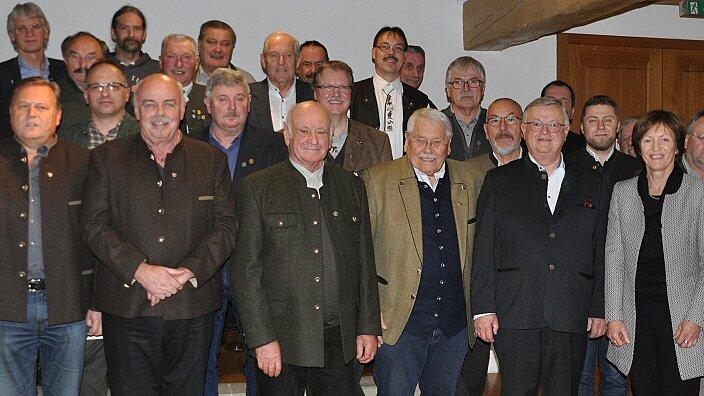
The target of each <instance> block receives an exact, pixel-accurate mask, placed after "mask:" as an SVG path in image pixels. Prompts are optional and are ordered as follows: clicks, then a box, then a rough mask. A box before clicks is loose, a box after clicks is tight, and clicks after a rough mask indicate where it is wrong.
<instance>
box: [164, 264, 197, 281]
mask: <svg viewBox="0 0 704 396" xmlns="http://www.w3.org/2000/svg"><path fill="white" fill-rule="evenodd" d="M169 270H171V271H168V272H169V273H170V274H171V275H172V276H174V277H176V279H178V282H179V283H180V284H182V285H185V284H186V282H188V280H189V279H191V278H195V277H196V276H195V275H194V274H193V272H191V270H189V269H188V268H184V267H178V268H169Z"/></svg>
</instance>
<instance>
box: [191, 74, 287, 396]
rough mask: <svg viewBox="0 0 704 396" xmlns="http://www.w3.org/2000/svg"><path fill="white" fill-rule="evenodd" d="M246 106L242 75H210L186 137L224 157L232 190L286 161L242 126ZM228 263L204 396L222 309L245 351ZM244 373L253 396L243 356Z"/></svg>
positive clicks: (272, 139)
mask: <svg viewBox="0 0 704 396" xmlns="http://www.w3.org/2000/svg"><path fill="white" fill-rule="evenodd" d="M250 101H251V98H250V95H249V86H248V85H247V76H246V75H245V74H244V73H242V71H240V70H232V69H227V68H220V69H216V70H215V71H214V72H213V74H211V75H210V78H209V79H208V85H207V89H206V91H205V106H206V107H207V110H208V113H209V114H210V116H211V118H210V120H211V121H212V122H211V124H210V125H209V126H208V127H207V128H205V129H203V130H201V131H199V133H194V134H193V135H192V137H194V138H197V139H200V140H203V141H205V142H207V143H209V144H211V145H212V146H213V147H215V148H217V149H219V150H220V151H222V152H223V153H225V155H227V162H228V165H229V170H230V178H231V179H232V185H233V187H237V184H238V183H239V182H240V180H242V178H244V177H245V176H247V175H249V174H251V173H254V172H256V171H258V170H262V169H264V168H266V167H269V166H271V165H274V164H276V163H279V162H281V161H283V160H284V159H286V157H287V156H288V155H287V152H286V146H285V145H284V141H283V137H282V136H281V135H280V134H277V133H274V131H265V130H262V129H259V128H257V127H255V126H253V125H248V124H247V116H248V114H249V105H250ZM232 260H233V258H232V257H230V258H229V259H228V261H227V262H226V263H225V265H224V266H223V268H222V270H221V271H220V272H221V274H222V306H221V307H220V309H219V310H218V311H216V312H215V330H214V332H213V341H212V342H211V345H210V356H209V360H208V370H207V374H206V378H205V395H206V396H209V395H212V396H217V394H218V371H217V363H218V353H219V352H220V342H221V340H222V334H223V327H224V325H225V314H226V313H227V311H228V308H229V309H230V311H231V312H232V314H233V317H234V320H235V324H236V328H237V331H238V333H239V337H240V340H242V343H243V346H244V350H245V351H247V345H246V343H245V342H244V341H245V340H244V334H243V332H242V325H241V324H240V321H239V315H238V313H237V307H236V306H235V301H234V298H233V297H232V291H231V290H230V268H231V267H232V266H233V263H232ZM244 368H245V376H246V380H247V395H250V396H251V395H255V394H256V383H255V369H256V363H255V361H254V359H253V358H252V356H250V355H249V354H248V353H246V356H245V367H244Z"/></svg>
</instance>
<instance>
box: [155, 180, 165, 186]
mask: <svg viewBox="0 0 704 396" xmlns="http://www.w3.org/2000/svg"><path fill="white" fill-rule="evenodd" d="M162 184H164V182H162V181H161V180H159V181H157V182H156V185H157V186H159V187H161V185H162Z"/></svg>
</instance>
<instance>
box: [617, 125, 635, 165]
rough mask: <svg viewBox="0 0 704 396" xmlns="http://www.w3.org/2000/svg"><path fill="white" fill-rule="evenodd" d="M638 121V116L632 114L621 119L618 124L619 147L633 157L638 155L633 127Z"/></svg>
mask: <svg viewBox="0 0 704 396" xmlns="http://www.w3.org/2000/svg"><path fill="white" fill-rule="evenodd" d="M637 122H638V117H635V116H632V117H628V118H626V119H625V120H623V121H621V123H620V124H619V126H618V139H617V140H618V148H619V150H620V151H621V152H622V153H624V154H628V155H630V156H631V157H636V158H637V157H638V156H637V155H636V151H635V150H634V149H633V128H634V127H635V126H636V123H637Z"/></svg>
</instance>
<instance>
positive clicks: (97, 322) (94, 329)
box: [86, 309, 103, 336]
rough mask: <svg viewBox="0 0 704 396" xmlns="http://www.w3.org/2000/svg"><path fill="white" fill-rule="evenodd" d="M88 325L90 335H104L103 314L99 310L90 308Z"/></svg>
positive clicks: (87, 318)
mask: <svg viewBox="0 0 704 396" xmlns="http://www.w3.org/2000/svg"><path fill="white" fill-rule="evenodd" d="M86 326H88V328H89V329H90V330H88V335H89V336H101V335H103V314H102V313H101V312H98V311H92V310H90V309H89V310H88V313H87V314H86Z"/></svg>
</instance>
